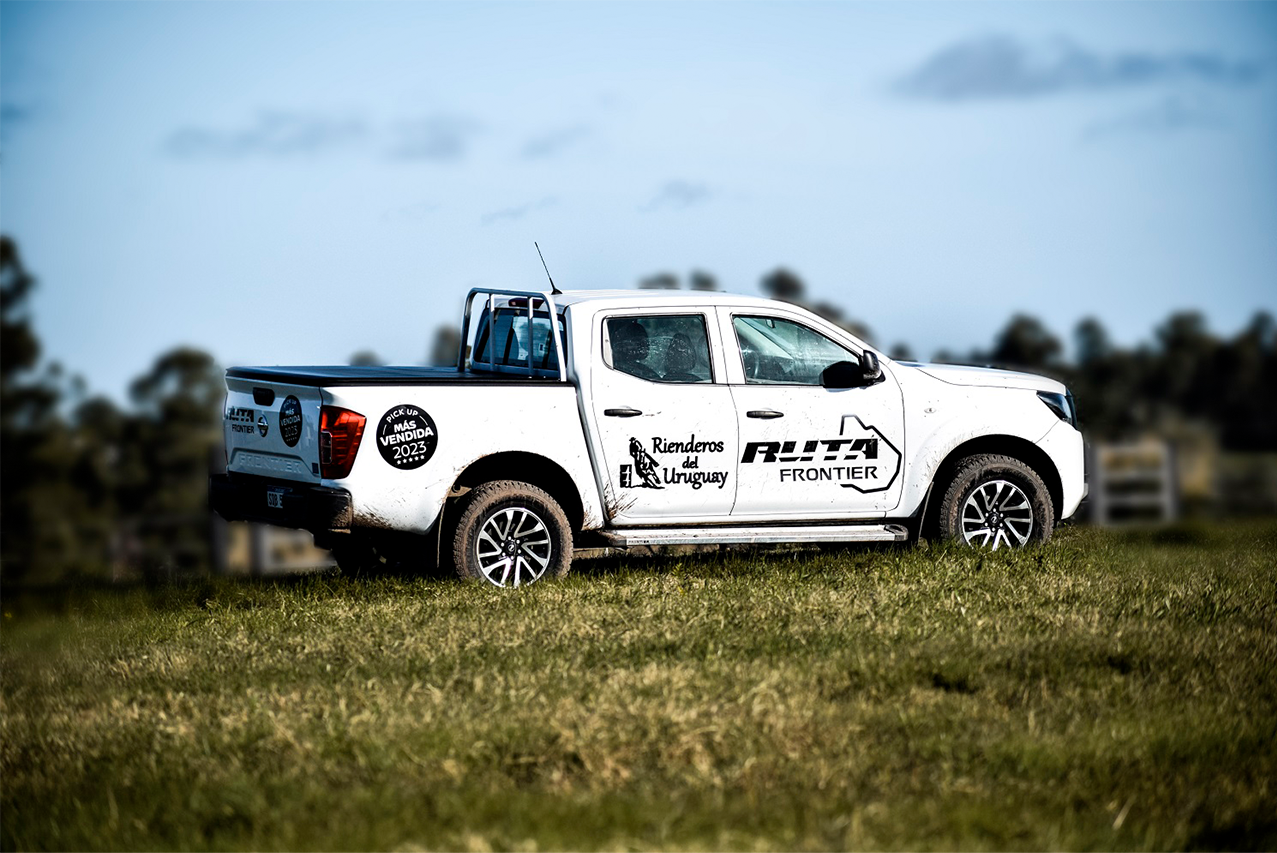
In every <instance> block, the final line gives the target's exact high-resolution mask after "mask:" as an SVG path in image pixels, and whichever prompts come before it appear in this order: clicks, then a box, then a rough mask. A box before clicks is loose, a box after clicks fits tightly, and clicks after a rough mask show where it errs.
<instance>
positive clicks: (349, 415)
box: [319, 406, 368, 480]
mask: <svg viewBox="0 0 1277 853" xmlns="http://www.w3.org/2000/svg"><path fill="white" fill-rule="evenodd" d="M367 420H368V419H367V418H365V417H364V416H363V415H361V414H359V413H358V412H352V411H350V410H349V409H339V408H337V407H336V406H324V407H323V409H321V410H320V412H319V467H320V472H321V473H322V475H323V477H324V479H325V480H340V479H341V478H342V477H346V476H349V475H350V469H351V468H352V467H353V466H354V464H355V454H356V453H358V452H359V440H360V439H361V438H363V437H364V423H365V422H366V421H367Z"/></svg>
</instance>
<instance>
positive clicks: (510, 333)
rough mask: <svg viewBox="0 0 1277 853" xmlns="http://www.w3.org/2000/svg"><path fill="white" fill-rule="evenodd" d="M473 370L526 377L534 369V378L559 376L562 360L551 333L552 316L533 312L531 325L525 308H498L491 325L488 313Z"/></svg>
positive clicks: (560, 323) (477, 346)
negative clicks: (516, 374)
mask: <svg viewBox="0 0 1277 853" xmlns="http://www.w3.org/2000/svg"><path fill="white" fill-rule="evenodd" d="M559 330H560V333H562V331H563V318H562V317H560V318H559ZM471 367H472V368H474V369H475V370H494V371H497V372H502V373H504V372H519V373H525V374H526V373H527V371H528V369H529V367H531V369H532V371H533V373H534V374H535V375H553V376H558V374H559V358H558V354H557V352H556V350H555V346H554V334H553V333H552V332H551V326H550V315H549V314H548V313H547V312H545V311H539V312H534V313H533V315H532V322H531V324H530V325H529V323H528V312H527V309H525V308H497V309H495V310H494V311H493V315H492V322H491V323H489V322H488V315H487V312H485V313H484V317H483V319H482V320H481V324H480V329H479V339H478V340H477V341H476V342H475V347H474V355H473V357H472V359H471Z"/></svg>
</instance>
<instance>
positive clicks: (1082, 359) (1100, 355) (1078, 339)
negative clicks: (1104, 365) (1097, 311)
mask: <svg viewBox="0 0 1277 853" xmlns="http://www.w3.org/2000/svg"><path fill="white" fill-rule="evenodd" d="M1073 341H1074V344H1075V346H1076V347H1077V360H1078V363H1079V364H1082V365H1087V364H1095V363H1098V362H1101V361H1103V360H1104V359H1106V358H1108V357H1109V356H1110V355H1112V353H1113V345H1112V344H1111V343H1110V342H1109V336H1108V332H1107V331H1106V330H1105V329H1104V327H1103V326H1102V325H1100V321H1099V320H1097V319H1095V318H1094V317H1087V318H1086V319H1085V320H1082V321H1081V322H1080V323H1078V324H1077V328H1076V329H1075V330H1074V331H1073Z"/></svg>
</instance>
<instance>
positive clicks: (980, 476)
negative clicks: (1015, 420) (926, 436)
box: [939, 454, 1055, 551]
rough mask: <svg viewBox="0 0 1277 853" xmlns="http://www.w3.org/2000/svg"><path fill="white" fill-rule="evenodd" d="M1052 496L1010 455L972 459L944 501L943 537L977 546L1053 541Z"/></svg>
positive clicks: (960, 468) (1019, 545)
mask: <svg viewBox="0 0 1277 853" xmlns="http://www.w3.org/2000/svg"><path fill="white" fill-rule="evenodd" d="M1054 521H1055V514H1054V511H1053V509H1052V506H1051V494H1050V492H1049V491H1048V490H1047V488H1046V484H1045V483H1043V482H1042V478H1041V477H1039V476H1038V475H1037V472H1035V471H1034V470H1033V469H1032V468H1030V467H1029V466H1028V465H1025V464H1024V463H1023V462H1021V461H1020V460H1018V459H1013V458H1011V457H1010V456H997V455H992V454H987V455H980V456H968V457H967V458H966V459H963V460H962V461H961V462H959V463H958V466H957V469H956V470H955V471H954V474H953V479H952V480H950V481H949V486H948V488H947V489H946V490H945V493H944V500H943V501H941V503H940V518H939V522H940V533H941V534H942V535H943V536H944V537H946V538H948V539H955V540H957V541H959V542H962V543H964V544H966V545H970V546H971V547H973V548H992V549H993V550H995V551H996V550H997V549H998V548H1023V547H1024V546H1026V545H1029V544H1033V543H1039V542H1045V541H1046V540H1048V539H1050V538H1051V529H1052V527H1053V526H1054Z"/></svg>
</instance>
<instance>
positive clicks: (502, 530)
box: [452, 480, 572, 587]
mask: <svg viewBox="0 0 1277 853" xmlns="http://www.w3.org/2000/svg"><path fill="white" fill-rule="evenodd" d="M452 558H453V562H454V563H455V565H456V567H457V574H459V575H460V576H461V577H462V578H465V579H469V580H484V581H487V582H488V583H490V584H492V585H493V586H499V587H519V586H527V585H528V584H530V583H536V582H537V581H539V580H541V579H543V578H546V577H552V578H557V577H563V576H564V575H566V574H567V573H568V568H569V567H570V566H571V564H572V528H571V526H570V525H569V524H568V519H567V516H566V515H564V513H563V509H562V508H561V507H560V506H559V504H558V503H557V502H556V501H555V500H554V498H552V497H550V495H549V494H548V493H546V492H545V491H543V490H541V489H538V488H537V487H536V486H533V485H530V484H528V483H520V482H517V481H514V480H497V481H495V482H491V483H484V484H483V485H482V486H478V487H477V488H475V489H474V490H473V491H471V492H470V494H469V495H467V496H466V502H465V505H464V506H463V508H462V510H461V516H460V518H459V519H458V520H457V527H456V532H455V534H454V536H453V539H452Z"/></svg>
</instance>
